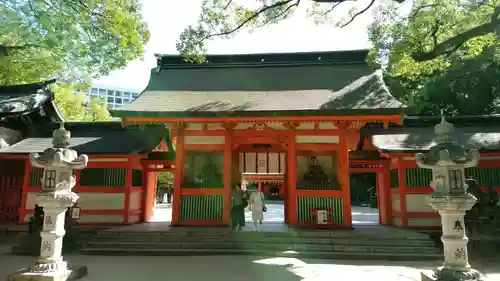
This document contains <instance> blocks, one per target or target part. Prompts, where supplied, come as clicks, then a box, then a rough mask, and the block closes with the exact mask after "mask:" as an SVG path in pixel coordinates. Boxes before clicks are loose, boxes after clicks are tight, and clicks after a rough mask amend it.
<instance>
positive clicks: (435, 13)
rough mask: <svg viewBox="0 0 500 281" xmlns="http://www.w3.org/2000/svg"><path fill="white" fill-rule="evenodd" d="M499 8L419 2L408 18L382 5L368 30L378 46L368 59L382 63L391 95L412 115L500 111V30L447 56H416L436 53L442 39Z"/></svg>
mask: <svg viewBox="0 0 500 281" xmlns="http://www.w3.org/2000/svg"><path fill="white" fill-rule="evenodd" d="M499 4H500V1H499V0H494V1H489V2H480V3H477V2H474V3H472V2H463V1H460V0H434V1H430V0H428V1H426V2H423V3H415V4H414V6H413V7H412V9H411V12H410V13H409V15H408V16H402V15H400V14H398V13H397V12H396V11H395V10H393V9H392V8H391V7H387V6H386V7H384V6H380V7H379V11H378V12H377V14H378V15H379V16H378V17H377V18H376V19H375V21H374V23H373V24H372V25H371V26H370V28H369V37H370V39H371V41H372V42H373V45H374V48H373V49H372V51H371V53H370V55H369V61H370V62H372V63H377V64H381V65H383V67H384V70H385V78H386V82H387V84H388V86H389V88H390V90H391V92H392V93H393V95H395V96H396V97H397V98H399V99H400V100H402V101H403V102H405V103H406V104H408V105H409V106H411V107H412V110H411V112H410V113H413V114H419V115H436V114H439V112H440V110H441V109H443V110H445V111H446V113H447V114H452V115H456V114H490V113H500V30H499V32H498V33H488V34H484V35H482V36H477V37H474V38H472V39H470V40H468V41H466V42H463V43H461V44H460V45H458V46H455V48H454V49H453V50H452V51H451V50H450V52H447V53H446V55H441V56H436V57H434V58H432V59H431V58H430V57H428V58H426V59H425V60H416V59H415V58H414V54H415V52H418V51H419V50H431V49H435V46H436V42H437V41H442V38H456V37H457V36H460V34H463V33H464V32H467V30H472V29H474V28H476V27H477V26H480V25H481V24H482V23H484V22H485V21H486V18H488V17H490V16H491V15H492V14H495V12H496V11H498V10H499V6H500V5H499ZM424 6H427V7H432V9H430V8H429V9H427V8H422V7H424ZM445 41H446V40H445Z"/></svg>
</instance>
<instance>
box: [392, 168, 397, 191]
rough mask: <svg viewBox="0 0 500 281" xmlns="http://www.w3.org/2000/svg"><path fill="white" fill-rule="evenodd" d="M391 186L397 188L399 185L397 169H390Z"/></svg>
mask: <svg viewBox="0 0 500 281" xmlns="http://www.w3.org/2000/svg"><path fill="white" fill-rule="evenodd" d="M391 187H392V188H398V187H399V175H398V170H397V169H394V170H391Z"/></svg>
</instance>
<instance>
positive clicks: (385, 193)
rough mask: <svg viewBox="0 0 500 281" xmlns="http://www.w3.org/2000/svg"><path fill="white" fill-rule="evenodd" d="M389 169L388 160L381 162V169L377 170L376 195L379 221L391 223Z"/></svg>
mask: <svg viewBox="0 0 500 281" xmlns="http://www.w3.org/2000/svg"><path fill="white" fill-rule="evenodd" d="M390 177H391V170H390V161H384V162H383V169H382V171H381V172H377V197H378V209H379V215H380V217H379V223H380V224H384V225H391V224H392V198H391V179H390Z"/></svg>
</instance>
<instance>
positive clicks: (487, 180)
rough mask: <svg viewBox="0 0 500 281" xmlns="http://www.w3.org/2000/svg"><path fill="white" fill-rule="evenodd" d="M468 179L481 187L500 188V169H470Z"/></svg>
mask: <svg viewBox="0 0 500 281" xmlns="http://www.w3.org/2000/svg"><path fill="white" fill-rule="evenodd" d="M467 177H468V178H473V179H475V180H476V181H477V182H478V183H479V184H480V185H481V186H500V168H479V167H475V168H469V169H467Z"/></svg>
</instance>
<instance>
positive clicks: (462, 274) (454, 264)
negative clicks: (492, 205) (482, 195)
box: [416, 116, 484, 281]
mask: <svg viewBox="0 0 500 281" xmlns="http://www.w3.org/2000/svg"><path fill="white" fill-rule="evenodd" d="M434 132H435V134H436V145H434V146H432V147H431V148H430V149H429V152H428V153H427V154H422V153H418V154H417V155H416V160H417V164H418V166H419V167H420V168H424V169H431V170H432V182H431V186H432V188H433V190H434V191H433V193H432V194H431V195H430V196H428V197H427V203H428V204H429V205H431V206H432V208H433V209H435V210H437V211H438V212H439V215H440V216H441V225H442V226H441V228H442V232H443V236H441V241H442V242H443V248H444V264H443V265H442V266H441V267H438V268H437V269H435V270H434V272H433V274H432V275H427V274H424V273H423V274H422V280H443V281H444V280H461V281H466V280H484V279H483V276H482V275H481V273H479V272H478V271H477V270H475V269H472V268H471V266H470V264H469V260H468V256H467V242H468V240H469V239H468V238H467V236H466V233H465V225H464V216H465V212H466V211H468V210H470V209H471V208H472V207H473V206H474V204H476V201H477V199H476V198H475V197H474V196H473V195H471V194H469V193H468V192H467V184H466V183H465V174H464V171H465V168H469V167H474V166H476V165H477V163H478V161H479V151H478V150H476V149H471V150H469V151H466V150H465V148H464V147H463V146H462V145H460V144H457V143H456V142H455V138H454V134H455V128H454V126H453V124H451V123H448V122H447V121H446V119H445V117H444V116H442V118H441V123H440V124H437V125H436V126H435V127H434Z"/></svg>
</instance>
